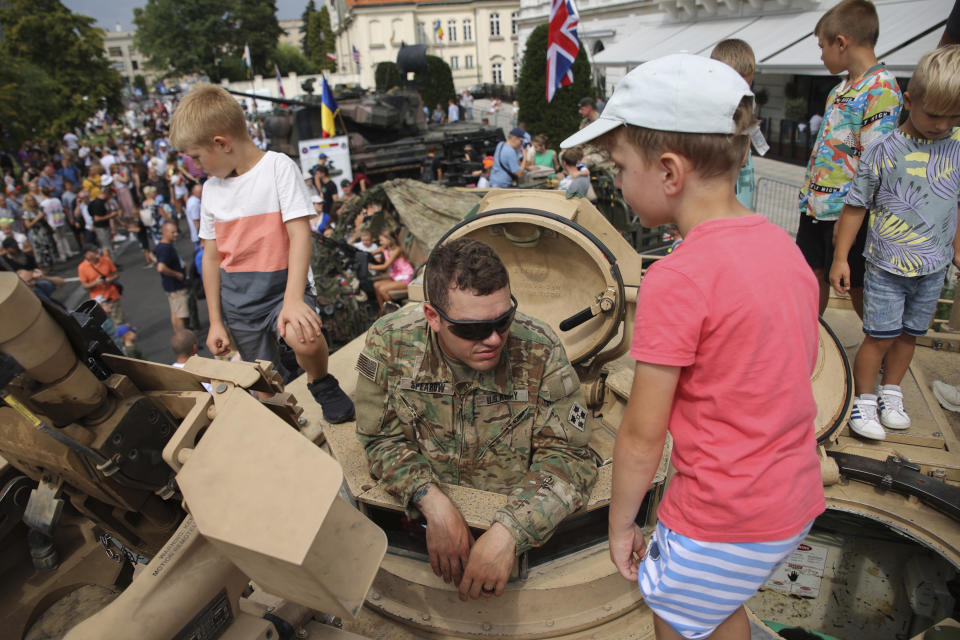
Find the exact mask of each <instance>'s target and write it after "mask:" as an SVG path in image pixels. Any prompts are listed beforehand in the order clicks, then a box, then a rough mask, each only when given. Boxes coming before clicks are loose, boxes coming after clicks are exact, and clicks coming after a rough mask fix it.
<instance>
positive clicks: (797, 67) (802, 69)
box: [592, 0, 953, 75]
mask: <svg viewBox="0 0 960 640" xmlns="http://www.w3.org/2000/svg"><path fill="white" fill-rule="evenodd" d="M833 4H835V2H824V3H823V4H822V5H821V7H820V8H818V9H817V10H814V11H803V12H800V13H780V14H773V15H759V16H752V17H747V18H742V17H740V18H726V19H720V20H700V21H696V22H673V23H670V22H664V23H662V24H659V25H643V26H642V27H641V28H639V29H638V30H637V31H636V32H634V33H632V34H631V35H630V36H629V37H627V38H626V39H625V40H622V41H620V42H616V43H614V44H613V45H611V46H609V47H608V48H607V49H605V50H604V51H601V52H600V53H598V54H597V55H595V56H594V57H593V61H592V62H593V64H595V65H598V66H601V67H610V66H614V67H628V68H629V67H633V66H636V65H638V64H641V63H643V62H646V61H648V60H652V59H654V58H658V57H660V56H663V55H667V54H670V53H678V52H681V51H686V52H689V53H699V54H701V55H708V54H709V53H710V50H711V49H712V48H713V46H714V45H715V44H716V43H717V42H719V41H720V40H724V39H726V38H741V39H743V40H745V41H746V42H748V43H749V44H750V46H751V47H752V48H753V50H754V53H755V54H756V57H757V70H758V71H759V72H763V73H794V74H802V75H827V74H828V72H827V70H826V69H825V68H824V67H823V64H822V62H821V61H820V48H819V47H818V46H817V39H816V38H815V37H814V35H813V28H814V26H815V25H816V23H817V21H818V20H819V19H820V16H822V15H823V14H824V12H825V11H826V10H827V9H828V8H829V7H830V6H832V5H833ZM876 4H877V14H878V16H879V17H880V37H879V39H878V41H877V46H876V52H877V55H878V57H879V58H880V60H881V61H882V62H885V63H886V64H887V66H888V68H889V69H890V70H891V71H893V72H894V73H899V74H902V75H908V74H909V73H910V72H912V70H913V68H914V67H915V66H916V64H917V61H918V60H919V59H920V57H921V56H922V55H923V54H924V53H926V52H927V51H930V50H931V49H933V48H934V47H936V44H937V41H938V40H939V38H940V32H941V31H942V24H943V23H944V22H945V21H946V18H947V15H949V13H950V9H951V7H952V6H953V0H891V1H886V2H884V1H882V0H881V1H879V2H877V3H876ZM938 27H939V28H938Z"/></svg>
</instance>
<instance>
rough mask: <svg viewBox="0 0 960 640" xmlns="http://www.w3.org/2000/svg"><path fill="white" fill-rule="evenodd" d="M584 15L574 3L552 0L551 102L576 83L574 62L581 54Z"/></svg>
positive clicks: (549, 63)
mask: <svg viewBox="0 0 960 640" xmlns="http://www.w3.org/2000/svg"><path fill="white" fill-rule="evenodd" d="M579 24H580V14H578V13H577V7H576V6H574V4H573V0H550V34H549V36H548V38H547V102H550V101H551V100H553V94H554V93H556V91H557V89H558V88H560V87H565V86H567V85H568V84H571V83H573V61H574V60H576V59H577V53H579V52H580V39H579V38H578V37H577V26H578V25H579Z"/></svg>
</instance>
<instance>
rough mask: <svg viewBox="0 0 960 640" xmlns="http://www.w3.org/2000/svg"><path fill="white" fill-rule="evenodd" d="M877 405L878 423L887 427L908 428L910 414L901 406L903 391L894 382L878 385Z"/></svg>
mask: <svg viewBox="0 0 960 640" xmlns="http://www.w3.org/2000/svg"><path fill="white" fill-rule="evenodd" d="M878 395H879V398H878V400H877V405H878V406H879V408H880V424H882V425H883V426H885V427H886V428H887V429H909V428H910V416H908V415H907V411H906V409H904V408H903V391H901V390H900V387H898V386H897V385H895V384H884V385H880V393H879V394H878Z"/></svg>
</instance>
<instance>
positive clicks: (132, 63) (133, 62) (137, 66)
mask: <svg viewBox="0 0 960 640" xmlns="http://www.w3.org/2000/svg"><path fill="white" fill-rule="evenodd" d="M130 66H131V67H133V70H134V71H139V70H140V63H139V62H137V61H136V60H131V61H130Z"/></svg>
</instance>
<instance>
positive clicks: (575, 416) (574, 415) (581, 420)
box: [567, 402, 587, 431]
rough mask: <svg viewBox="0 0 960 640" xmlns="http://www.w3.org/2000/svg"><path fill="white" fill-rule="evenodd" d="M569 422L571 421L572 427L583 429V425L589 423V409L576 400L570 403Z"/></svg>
mask: <svg viewBox="0 0 960 640" xmlns="http://www.w3.org/2000/svg"><path fill="white" fill-rule="evenodd" d="M567 422H568V423H570V426H571V427H573V428H575V429H578V430H580V431H583V427H584V426H585V425H586V424H587V410H586V409H584V408H583V407H581V406H580V404H579V403H577V402H574V403H573V404H571V405H570V413H568V414H567Z"/></svg>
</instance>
